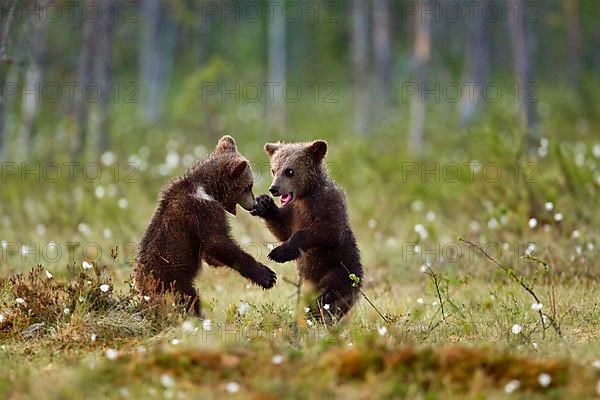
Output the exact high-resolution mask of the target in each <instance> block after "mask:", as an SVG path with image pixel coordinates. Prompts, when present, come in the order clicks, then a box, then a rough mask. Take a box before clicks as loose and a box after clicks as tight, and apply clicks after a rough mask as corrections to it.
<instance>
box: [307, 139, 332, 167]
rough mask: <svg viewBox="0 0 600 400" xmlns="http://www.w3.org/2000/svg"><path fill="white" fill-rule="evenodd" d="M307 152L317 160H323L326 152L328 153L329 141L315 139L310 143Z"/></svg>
mask: <svg viewBox="0 0 600 400" xmlns="http://www.w3.org/2000/svg"><path fill="white" fill-rule="evenodd" d="M306 152H307V153H308V155H309V156H311V158H312V159H313V160H315V162H321V160H322V159H323V158H324V157H325V154H327V142H326V141H324V140H315V141H314V142H312V143H311V144H309V145H308V147H307V148H306Z"/></svg>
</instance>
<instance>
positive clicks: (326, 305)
mask: <svg viewBox="0 0 600 400" xmlns="http://www.w3.org/2000/svg"><path fill="white" fill-rule="evenodd" d="M330 308H331V306H330V305H329V304H324V305H323V310H325V311H329V309H330Z"/></svg>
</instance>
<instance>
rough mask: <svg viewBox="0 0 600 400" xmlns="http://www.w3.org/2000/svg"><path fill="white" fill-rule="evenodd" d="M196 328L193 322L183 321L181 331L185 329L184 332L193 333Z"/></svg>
mask: <svg viewBox="0 0 600 400" xmlns="http://www.w3.org/2000/svg"><path fill="white" fill-rule="evenodd" d="M194 328H195V327H194V323H193V322H192V321H183V324H181V329H183V331H184V332H193V331H194Z"/></svg>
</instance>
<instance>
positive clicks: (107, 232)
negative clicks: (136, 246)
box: [102, 228, 112, 239]
mask: <svg viewBox="0 0 600 400" xmlns="http://www.w3.org/2000/svg"><path fill="white" fill-rule="evenodd" d="M102 236H104V238H105V239H110V238H111V236H112V231H111V230H110V229H108V228H104V229H103V230H102Z"/></svg>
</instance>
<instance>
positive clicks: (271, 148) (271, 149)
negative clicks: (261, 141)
mask: <svg viewBox="0 0 600 400" xmlns="http://www.w3.org/2000/svg"><path fill="white" fill-rule="evenodd" d="M280 147H281V144H279V143H267V144H265V151H266V152H267V154H268V155H269V157H270V156H272V155H273V154H275V152H276V151H277V150H279V148H280Z"/></svg>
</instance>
